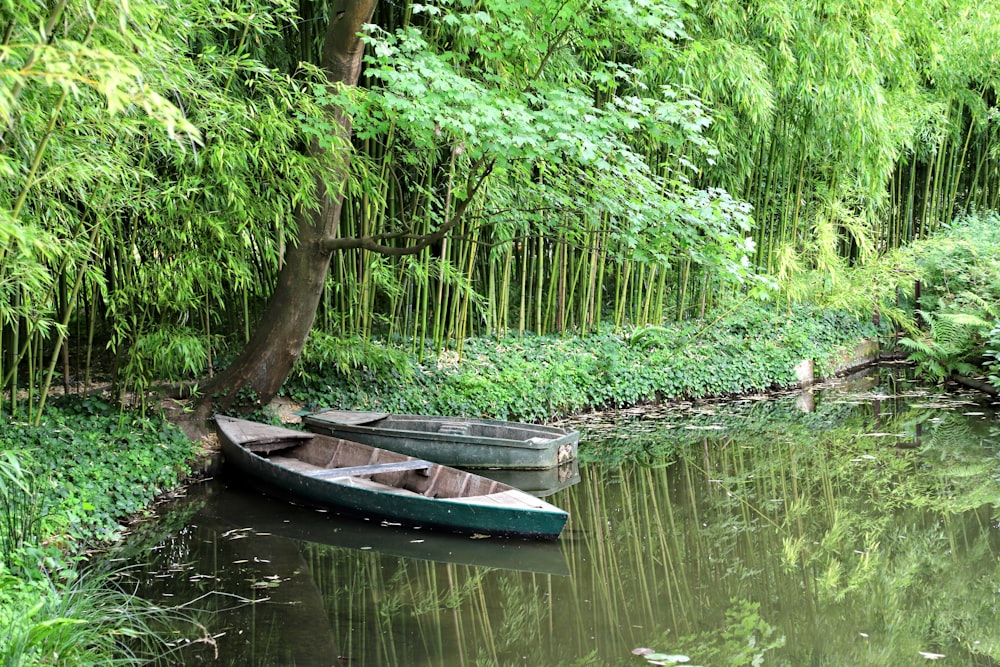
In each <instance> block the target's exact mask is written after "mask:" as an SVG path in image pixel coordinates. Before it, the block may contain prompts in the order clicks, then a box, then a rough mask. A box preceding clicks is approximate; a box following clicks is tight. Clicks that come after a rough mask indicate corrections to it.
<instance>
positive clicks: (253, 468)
mask: <svg viewBox="0 0 1000 667" xmlns="http://www.w3.org/2000/svg"><path fill="white" fill-rule="evenodd" d="M215 422H216V425H217V427H218V432H219V440H220V442H221V444H222V452H223V454H224V455H225V458H226V465H228V466H231V467H232V468H234V469H235V470H238V471H240V472H241V473H243V474H244V475H246V476H247V477H248V478H250V479H251V480H253V481H255V482H256V483H257V484H258V485H260V486H262V487H264V490H267V491H271V492H272V493H274V492H276V493H278V494H280V495H284V496H288V497H291V498H294V499H296V500H298V501H300V502H304V503H307V504H310V505H318V506H323V507H332V508H338V509H341V510H343V511H345V512H348V513H351V514H360V515H367V516H377V517H382V518H385V519H388V520H390V521H394V522H399V523H401V524H405V525H409V526H421V527H428V528H436V529H440V530H447V531H452V532H462V533H479V534H484V535H516V536H522V537H532V538H543V539H554V538H556V537H558V536H559V533H560V532H562V529H563V527H564V526H565V525H566V520H567V519H568V518H569V515H568V514H567V513H566V512H565V511H563V510H561V509H559V508H558V507H556V506H554V505H551V504H549V503H547V502H545V501H544V500H541V499H539V498H536V497H535V496H532V495H531V494H529V493H525V492H524V491H521V490H519V489H516V488H514V487H512V486H510V485H507V484H504V483H502V482H498V481H496V480H492V479H488V478H486V477H480V476H479V475H477V474H475V473H472V472H468V471H463V470H457V469H455V468H449V467H447V466H444V465H440V464H437V463H432V462H430V461H426V460H423V459H418V458H414V457H411V456H407V455H405V454H399V453H397V452H393V451H389V450H385V449H381V448H378V447H370V446H368V445H365V444H362V443H359V442H352V441H350V440H344V439H341V438H334V437H330V436H325V435H322V434H317V433H306V432H303V431H294V430H291V429H286V428H281V427H278V426H269V425H267V424H260V423H257V422H252V421H247V420H244V419H234V418H232V417H223V416H218V417H216V418H215Z"/></svg>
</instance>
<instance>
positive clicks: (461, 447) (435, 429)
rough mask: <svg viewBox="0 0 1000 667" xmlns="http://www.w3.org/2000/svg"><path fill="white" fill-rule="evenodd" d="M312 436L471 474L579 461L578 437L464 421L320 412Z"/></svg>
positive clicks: (309, 424)
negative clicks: (351, 442)
mask: <svg viewBox="0 0 1000 667" xmlns="http://www.w3.org/2000/svg"><path fill="white" fill-rule="evenodd" d="M303 422H304V423H305V425H306V428H308V429H309V430H311V431H315V432H317V433H323V434H326V435H332V436H335V437H338V438H348V439H350V440H355V441H357V442H363V443H365V444H367V445H371V446H373V447H382V448H384V449H391V450H392V451H394V452H400V453H402V454H407V455H409V456H419V457H421V458H425V459H428V460H431V461H436V462H437V463H441V464H444V465H448V466H455V467H458V468H467V469H470V470H477V469H490V470H543V469H546V468H553V467H556V466H559V465H563V464H565V463H568V462H570V461H574V460H575V459H576V456H577V443H579V441H580V433H579V432H578V431H574V430H570V429H564V428H558V427H556V426H542V425H537V424H522V423H518V422H506V421H497V420H492V419H473V418H464V417H424V416H419V415H393V414H388V413H384V412H355V411H350V410H320V411H317V412H309V413H305V415H304V418H303Z"/></svg>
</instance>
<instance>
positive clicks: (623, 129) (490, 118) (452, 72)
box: [351, 0, 749, 275]
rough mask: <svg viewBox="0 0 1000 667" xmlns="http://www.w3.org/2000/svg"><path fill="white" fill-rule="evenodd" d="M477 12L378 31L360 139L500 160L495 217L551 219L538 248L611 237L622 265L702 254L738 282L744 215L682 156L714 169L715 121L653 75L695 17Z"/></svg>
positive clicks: (534, 6) (416, 154) (445, 8)
mask: <svg viewBox="0 0 1000 667" xmlns="http://www.w3.org/2000/svg"><path fill="white" fill-rule="evenodd" d="M476 9H477V11H476V12H474V13H466V12H465V11H463V10H464V6H462V5H461V3H449V2H445V3H441V4H439V5H435V6H429V5H419V6H417V7H416V8H415V14H417V15H419V16H423V17H424V20H426V21H427V26H426V27H423V28H418V27H416V26H415V25H410V26H408V27H406V28H402V29H399V30H397V31H395V32H388V31H385V30H379V29H373V31H372V34H371V36H370V40H371V55H370V56H369V58H368V61H367V62H368V69H367V76H368V77H369V80H370V88H369V90H368V91H367V94H365V95H364V96H363V99H362V100H361V101H360V103H355V104H354V105H353V106H351V110H352V113H353V116H354V128H355V131H356V133H357V135H358V136H359V137H362V138H366V139H367V138H377V137H385V136H387V135H391V137H392V139H391V140H392V143H393V146H394V147H397V150H399V157H398V160H399V161H400V162H402V163H406V164H426V163H427V162H426V161H427V160H428V159H432V160H442V156H450V157H448V158H447V160H448V162H449V163H450V164H452V165H453V166H454V165H457V168H458V169H459V173H461V169H462V168H463V167H464V168H473V169H475V168H477V165H481V164H482V163H483V161H488V162H489V163H490V164H492V165H494V171H493V177H492V178H491V182H492V181H496V182H498V184H500V186H499V187H493V188H492V189H491V193H492V200H491V202H490V205H489V208H490V209H494V210H503V211H508V212H509V211H512V210H521V211H523V212H524V215H525V217H526V219H528V220H530V218H531V211H533V210H542V209H545V210H549V211H551V212H552V215H550V216H549V222H547V223H544V224H543V227H542V229H540V230H538V231H539V232H541V233H553V232H554V230H555V229H556V228H558V229H559V232H558V233H561V234H565V235H566V236H567V237H569V238H576V239H581V240H582V239H585V238H587V237H588V236H589V235H591V234H592V231H593V229H594V228H596V227H599V226H603V225H609V224H610V232H611V238H612V239H614V241H613V242H612V245H611V247H612V248H613V251H612V252H613V253H614V256H616V257H620V258H621V259H634V260H638V261H643V262H655V263H660V264H669V263H670V262H671V261H672V260H673V259H674V258H675V257H676V255H677V252H678V251H681V252H682V253H685V254H687V253H688V252H689V251H691V252H690V254H688V256H689V257H691V258H694V259H696V260H697V261H699V262H700V261H708V262H709V263H716V262H723V257H728V260H726V261H729V262H732V268H733V270H732V271H730V272H729V274H730V275H732V274H735V273H743V270H742V269H739V267H745V266H746V263H745V262H744V261H743V259H744V257H745V254H746V250H747V249H746V245H745V242H744V241H743V240H742V237H743V236H745V234H746V232H747V231H748V230H747V229H745V228H744V227H745V226H746V225H747V223H748V222H749V216H748V215H747V212H746V211H745V210H744V211H741V212H739V215H738V216H737V217H739V220H736V218H735V217H734V216H733V213H734V212H736V211H737V207H730V206H720V205H719V202H722V201H723V200H724V198H723V197H720V196H718V194H722V195H724V193H717V194H716V195H708V194H707V193H699V192H698V191H696V190H695V189H692V188H691V187H690V186H689V185H688V184H687V183H686V182H685V179H684V177H683V175H684V172H685V171H687V170H688V169H689V168H690V167H691V166H693V165H692V164H691V162H690V160H689V159H687V158H686V157H685V156H683V155H681V156H675V155H673V154H672V153H673V152H674V151H679V150H681V149H682V147H684V149H685V151H687V152H691V151H694V152H698V153H700V154H702V155H704V156H706V157H707V159H711V156H712V149H711V148H710V146H709V145H708V142H707V141H706V140H705V138H704V136H703V132H704V131H705V129H706V128H707V127H708V125H709V119H708V116H707V114H706V113H705V112H704V110H703V109H702V107H701V105H700V103H699V102H698V101H697V100H696V99H692V98H689V97H687V96H685V95H683V94H681V93H679V92H678V91H677V89H676V88H674V87H671V86H670V85H667V84H666V83H663V82H661V81H658V79H659V77H662V72H653V71H646V70H644V69H643V67H644V66H645V65H647V64H652V65H656V64H661V65H662V64H664V63H666V62H667V61H668V60H669V58H671V57H672V55H671V54H673V49H674V48H675V44H674V41H679V40H682V39H684V38H685V33H684V29H683V23H682V18H681V17H682V16H683V15H684V12H685V11H686V9H684V8H682V7H681V6H680V5H678V4H674V3H669V2H668V3H623V4H622V3H620V4H617V5H615V6H614V8H613V10H609V9H608V8H607V7H606V6H602V7H600V8H598V7H596V6H595V5H593V4H591V3H589V2H570V3H565V4H562V5H557V6H550V5H547V4H544V3H541V4H540V3H534V2H531V1H530V0H525V1H524V2H487V3H479V4H477V5H476ZM539 24H543V25H546V26H547V28H546V30H545V31H538V30H537V29H535V27H534V26H536V25H539ZM430 35H433V37H431V36H430ZM456 157H457V158H458V159H457V161H456V159H455V158H456ZM668 163H671V164H676V165H677V166H675V167H671V168H668V167H667V166H666V165H667V164H668ZM444 166H445V165H444V163H443V162H442V163H441V167H440V168H444ZM454 182H456V183H461V182H463V179H462V178H459V177H457V176H456V177H455V178H454ZM507 183H512V184H516V185H514V186H513V187H514V189H511V190H508V189H507ZM456 196H459V197H461V196H462V194H461V193H456ZM704 216H707V217H704ZM716 234H720V235H721V236H720V238H719V241H718V242H717V241H716V239H715V235H716ZM723 239H725V240H723ZM734 239H737V240H734ZM578 242H579V241H578Z"/></svg>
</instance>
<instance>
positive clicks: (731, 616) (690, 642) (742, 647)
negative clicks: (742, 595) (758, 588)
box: [675, 600, 785, 667]
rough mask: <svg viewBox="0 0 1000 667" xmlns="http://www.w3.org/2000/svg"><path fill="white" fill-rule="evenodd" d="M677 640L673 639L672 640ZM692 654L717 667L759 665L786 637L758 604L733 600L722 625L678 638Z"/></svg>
mask: <svg viewBox="0 0 1000 667" xmlns="http://www.w3.org/2000/svg"><path fill="white" fill-rule="evenodd" d="M675 641H676V640H675ZM678 643H679V644H680V645H681V646H683V647H685V648H687V647H691V648H690V651H691V653H692V654H693V655H694V657H695V658H696V659H697V660H698V661H701V662H704V663H705V664H709V665H715V666H716V667H723V666H726V665H728V666H729V667H749V666H751V665H752V666H753V667H758V666H759V665H763V664H764V658H765V656H767V654H768V653H770V652H772V651H774V650H775V649H777V648H781V647H782V646H784V645H785V638H784V637H783V636H781V635H778V634H777V630H776V629H775V628H774V627H772V626H771V625H770V624H769V623H768V622H767V621H765V620H764V619H763V618H762V617H761V615H760V604H759V603H756V602H749V601H747V600H733V601H732V606H731V607H730V608H729V609H727V610H726V622H725V625H724V626H723V627H722V628H721V629H719V630H712V631H708V632H701V633H699V634H698V635H696V636H694V637H685V638H683V639H681V640H680V641H679V642H678Z"/></svg>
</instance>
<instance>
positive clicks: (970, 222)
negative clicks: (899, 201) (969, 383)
mask: <svg viewBox="0 0 1000 667" xmlns="http://www.w3.org/2000/svg"><path fill="white" fill-rule="evenodd" d="M905 252H906V253H907V254H909V255H910V256H911V257H912V258H913V259H912V262H913V266H914V276H913V278H914V280H919V281H920V298H919V301H917V302H916V303H914V304H913V307H914V308H915V309H916V316H917V319H918V321H919V322H921V323H922V327H921V328H922V329H923V331H922V332H917V331H913V332H912V333H911V335H909V336H906V337H904V338H902V339H900V344H901V345H902V346H903V347H904V348H905V349H906V350H908V351H909V352H910V358H911V359H912V360H913V361H915V362H916V363H917V365H918V368H919V369H920V370H921V371H922V372H923V373H924V375H925V377H927V378H928V379H931V380H933V381H941V380H944V379H945V378H947V377H948V376H949V375H951V374H952V373H959V374H962V375H972V374H976V373H977V372H979V370H980V369H979V364H981V363H982V360H983V358H984V357H988V356H990V353H989V352H988V350H990V349H995V348H994V347H993V346H992V343H991V342H990V340H991V339H990V337H991V335H992V334H991V332H992V331H993V330H994V329H995V328H996V322H997V317H998V315H1000V261H998V260H997V257H998V252H1000V216H997V215H996V214H995V213H990V214H984V215H981V216H978V215H973V216H965V217H963V218H960V219H958V220H956V221H955V222H954V223H953V224H951V225H949V226H948V227H947V228H946V229H945V230H944V231H942V232H941V233H939V234H936V235H935V236H934V237H932V238H931V239H928V240H925V241H921V242H919V243H916V244H914V245H913V247H912V248H910V249H908V250H906V251H905ZM911 289H912V286H911ZM986 370H987V371H990V367H989V363H987V367H986Z"/></svg>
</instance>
